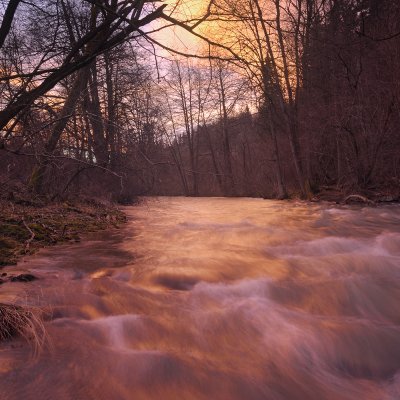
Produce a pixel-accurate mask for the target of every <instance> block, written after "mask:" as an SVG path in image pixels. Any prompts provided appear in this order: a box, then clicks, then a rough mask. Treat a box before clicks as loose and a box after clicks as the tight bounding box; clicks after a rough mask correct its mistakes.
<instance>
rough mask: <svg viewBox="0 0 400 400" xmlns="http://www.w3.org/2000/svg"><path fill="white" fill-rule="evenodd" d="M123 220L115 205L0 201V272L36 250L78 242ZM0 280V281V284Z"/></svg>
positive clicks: (90, 201)
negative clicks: (82, 237)
mask: <svg viewBox="0 0 400 400" xmlns="http://www.w3.org/2000/svg"><path fill="white" fill-rule="evenodd" d="M125 221H126V217H125V214H124V213H123V212H122V211H120V210H119V209H118V208H117V207H116V206H114V205H112V204H107V203H101V202H98V201H94V200H87V199H86V200H79V201H74V202H71V201H66V202H60V203H54V202H49V203H45V202H38V201H36V202H30V201H19V202H15V201H5V200H1V201H0V269H1V268H3V267H4V266H7V265H15V264H16V263H17V261H18V260H19V259H20V258H21V257H23V256H25V255H28V254H33V253H34V252H36V251H37V250H38V249H40V248H42V247H46V246H52V245H55V244H58V243H63V242H70V241H76V242H78V241H79V240H80V237H81V235H82V234H85V233H88V232H96V231H99V230H103V229H107V228H110V227H118V226H120V225H121V224H123V223H124V222H125ZM1 283H2V281H1V280H0V284H1Z"/></svg>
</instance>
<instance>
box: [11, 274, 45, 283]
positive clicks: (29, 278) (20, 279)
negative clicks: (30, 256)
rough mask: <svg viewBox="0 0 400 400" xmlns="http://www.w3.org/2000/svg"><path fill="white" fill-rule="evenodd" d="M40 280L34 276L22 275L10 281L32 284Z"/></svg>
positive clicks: (13, 277)
mask: <svg viewBox="0 0 400 400" xmlns="http://www.w3.org/2000/svg"><path fill="white" fill-rule="evenodd" d="M36 279H38V278H37V277H36V276H34V275H32V274H21V275H17V276H12V277H11V279H10V281H11V282H32V281H35V280H36Z"/></svg>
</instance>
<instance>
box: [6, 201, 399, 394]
mask: <svg viewBox="0 0 400 400" xmlns="http://www.w3.org/2000/svg"><path fill="white" fill-rule="evenodd" d="M125 211H126V213H127V214H128V216H129V222H128V224H127V225H126V226H124V227H123V228H122V229H119V230H115V231H111V232H103V233H97V234H93V235H91V236H90V237H89V238H88V239H87V240H85V241H83V242H82V243H78V244H68V245H63V246H57V247H54V248H48V249H45V250H42V251H41V252H39V253H38V254H36V255H35V256H31V257H27V258H25V259H24V260H23V262H21V263H20V264H19V265H18V268H19V269H21V270H25V269H29V270H30V271H31V272H32V273H33V274H35V275H36V276H38V277H39V280H37V281H35V282H32V283H15V284H12V285H11V284H9V285H3V287H2V289H1V290H2V291H1V293H0V294H1V296H2V299H3V300H4V299H5V298H6V299H11V297H13V296H14V297H16V298H17V299H19V300H18V301H19V302H21V303H25V304H26V303H28V304H33V305H35V306H40V307H43V308H44V309H46V310H48V311H49V310H50V316H48V317H47V320H46V322H45V327H46V331H47V339H46V344H45V345H44V347H43V348H42V349H41V351H40V352H39V353H38V354H35V353H34V352H33V350H32V346H31V345H29V344H27V343H26V342H24V341H22V340H21V341H18V340H17V341H13V342H10V343H5V344H2V345H1V346H0V399H1V400H15V399H18V400H31V399H32V400H36V399H37V400H47V399H49V400H50V399H51V400H64V399H65V400H67V399H68V400H70V399H77V400H92V399H93V400H119V399H121V400H122V399H129V400H131V399H135V400H141V399H154V400H169V399H171V400H172V399H173V400H176V399H184V400H190V399H196V400H198V399H199V400H200V399H204V400H205V399H209V400H236V399H240V400H253V399H266V400H269V399H271V400H314V399H315V400H337V399H340V400H342V399H343V400H344V399H357V400H358V399H363V400H365V399H367V400H368V399H374V400H375V399H376V400H386V399H393V400H397V399H399V398H400V208H399V206H382V207H376V208H364V207H356V206H337V207H333V206H332V205H327V204H308V203H303V202H278V201H269V200H261V199H222V198H212V199H211V198H152V199H147V200H145V201H144V202H143V203H141V204H140V205H139V206H135V207H126V208H125Z"/></svg>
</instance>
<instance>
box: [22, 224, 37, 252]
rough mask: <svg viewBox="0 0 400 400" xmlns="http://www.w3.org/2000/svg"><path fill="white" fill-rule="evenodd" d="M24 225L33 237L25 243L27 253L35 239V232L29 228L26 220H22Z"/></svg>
mask: <svg viewBox="0 0 400 400" xmlns="http://www.w3.org/2000/svg"><path fill="white" fill-rule="evenodd" d="M22 223H23V224H24V226H25V228H26V229H27V230H28V231H29V233H30V234H31V237H30V238H29V239H28V240H27V241H26V242H25V253H27V252H28V251H29V246H30V244H31V242H32V240H33V239H35V232H33V231H32V229H31V228H29V226H28V224H27V223H26V222H25V219H24V218H22Z"/></svg>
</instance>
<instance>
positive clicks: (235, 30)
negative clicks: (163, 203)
mask: <svg viewBox="0 0 400 400" xmlns="http://www.w3.org/2000/svg"><path fill="white" fill-rule="evenodd" d="M156 4H157V3H156ZM166 10H167V9H165V8H164V6H161V7H158V8H157V6H154V3H152V2H149V3H147V2H141V1H114V0H108V1H100V0H99V1H74V0H60V1H53V0H47V1H40V2H35V3H25V2H24V3H22V2H19V1H15V0H14V1H13V0H11V1H8V2H6V1H4V2H2V11H1V12H2V16H3V18H2V24H1V27H0V46H1V53H0V72H1V77H0V91H1V111H0V128H1V129H2V132H1V136H0V148H1V149H0V154H1V156H0V168H1V170H0V171H1V172H0V184H1V187H2V195H3V196H9V197H10V196H11V197H12V196H14V191H15V190H17V189H18V190H25V191H29V193H33V194H36V195H39V196H47V197H49V198H52V199H62V198H65V197H68V196H71V195H74V196H75V195H77V194H83V195H91V196H102V197H107V198H110V199H113V200H118V201H129V200H130V199H131V198H132V197H133V196H135V195H142V194H165V195H190V196H203V195H225V196H264V197H277V198H285V197H288V196H292V195H297V196H300V197H303V198H312V197H313V196H315V195H316V194H318V193H320V192H321V190H325V191H326V190H328V189H331V190H333V189H334V190H336V191H339V192H341V193H369V192H377V193H378V192H379V193H381V194H385V195H388V196H396V195H398V193H397V190H398V188H399V183H400V4H399V2H398V1H396V0H268V1H258V0H246V1H231V0H221V1H220V0H217V1H213V2H211V3H210V4H209V6H208V8H207V13H206V16H205V17H204V18H201V20H199V21H197V22H193V21H190V22H189V19H188V21H177V20H174V19H173V14H172V17H170V16H169V14H168V16H167V11H166ZM171 20H172V21H173V22H174V23H176V24H180V25H182V26H183V28H185V29H186V32H185V31H184V29H182V32H185V33H184V34H186V35H189V34H190V32H187V31H191V30H192V27H193V26H194V25H196V28H197V29H199V30H198V32H199V34H200V35H203V36H207V37H206V38H204V40H203V41H204V42H205V43H207V39H209V41H208V45H207V46H206V47H207V51H205V52H203V53H202V54H199V56H201V58H198V59H193V58H191V59H185V58H182V57H180V58H179V59H178V58H174V57H172V56H170V55H168V57H167V56H166V54H167V53H166V51H165V50H163V51H162V52H161V53H160V54H161V56H162V57H161V58H159V59H158V61H157V62H155V61H154V60H155V58H154V56H153V52H154V49H155V47H154V46H155V45H156V44H155V41H156V40H155V39H154V36H153V37H152V36H151V33H149V32H150V31H151V30H152V29H154V30H157V29H158V26H159V25H157V24H160V23H161V22H162V21H168V22H171ZM160 21H161V22H160ZM207 21H209V22H207ZM200 22H201V23H200ZM202 26H206V28H207V29H201V27H202ZM165 32H167V31H165ZM158 35H161V36H162V33H161V34H160V33H158ZM210 41H212V42H218V43H219V44H221V47H219V48H217V47H216V46H211V43H210ZM227 49H229V50H227ZM179 51H180V50H179ZM180 52H181V51H180ZM188 53H192V52H191V51H188ZM208 56H209V59H208V60H205V58H207V57H208ZM166 58H169V59H168V60H166Z"/></svg>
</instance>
